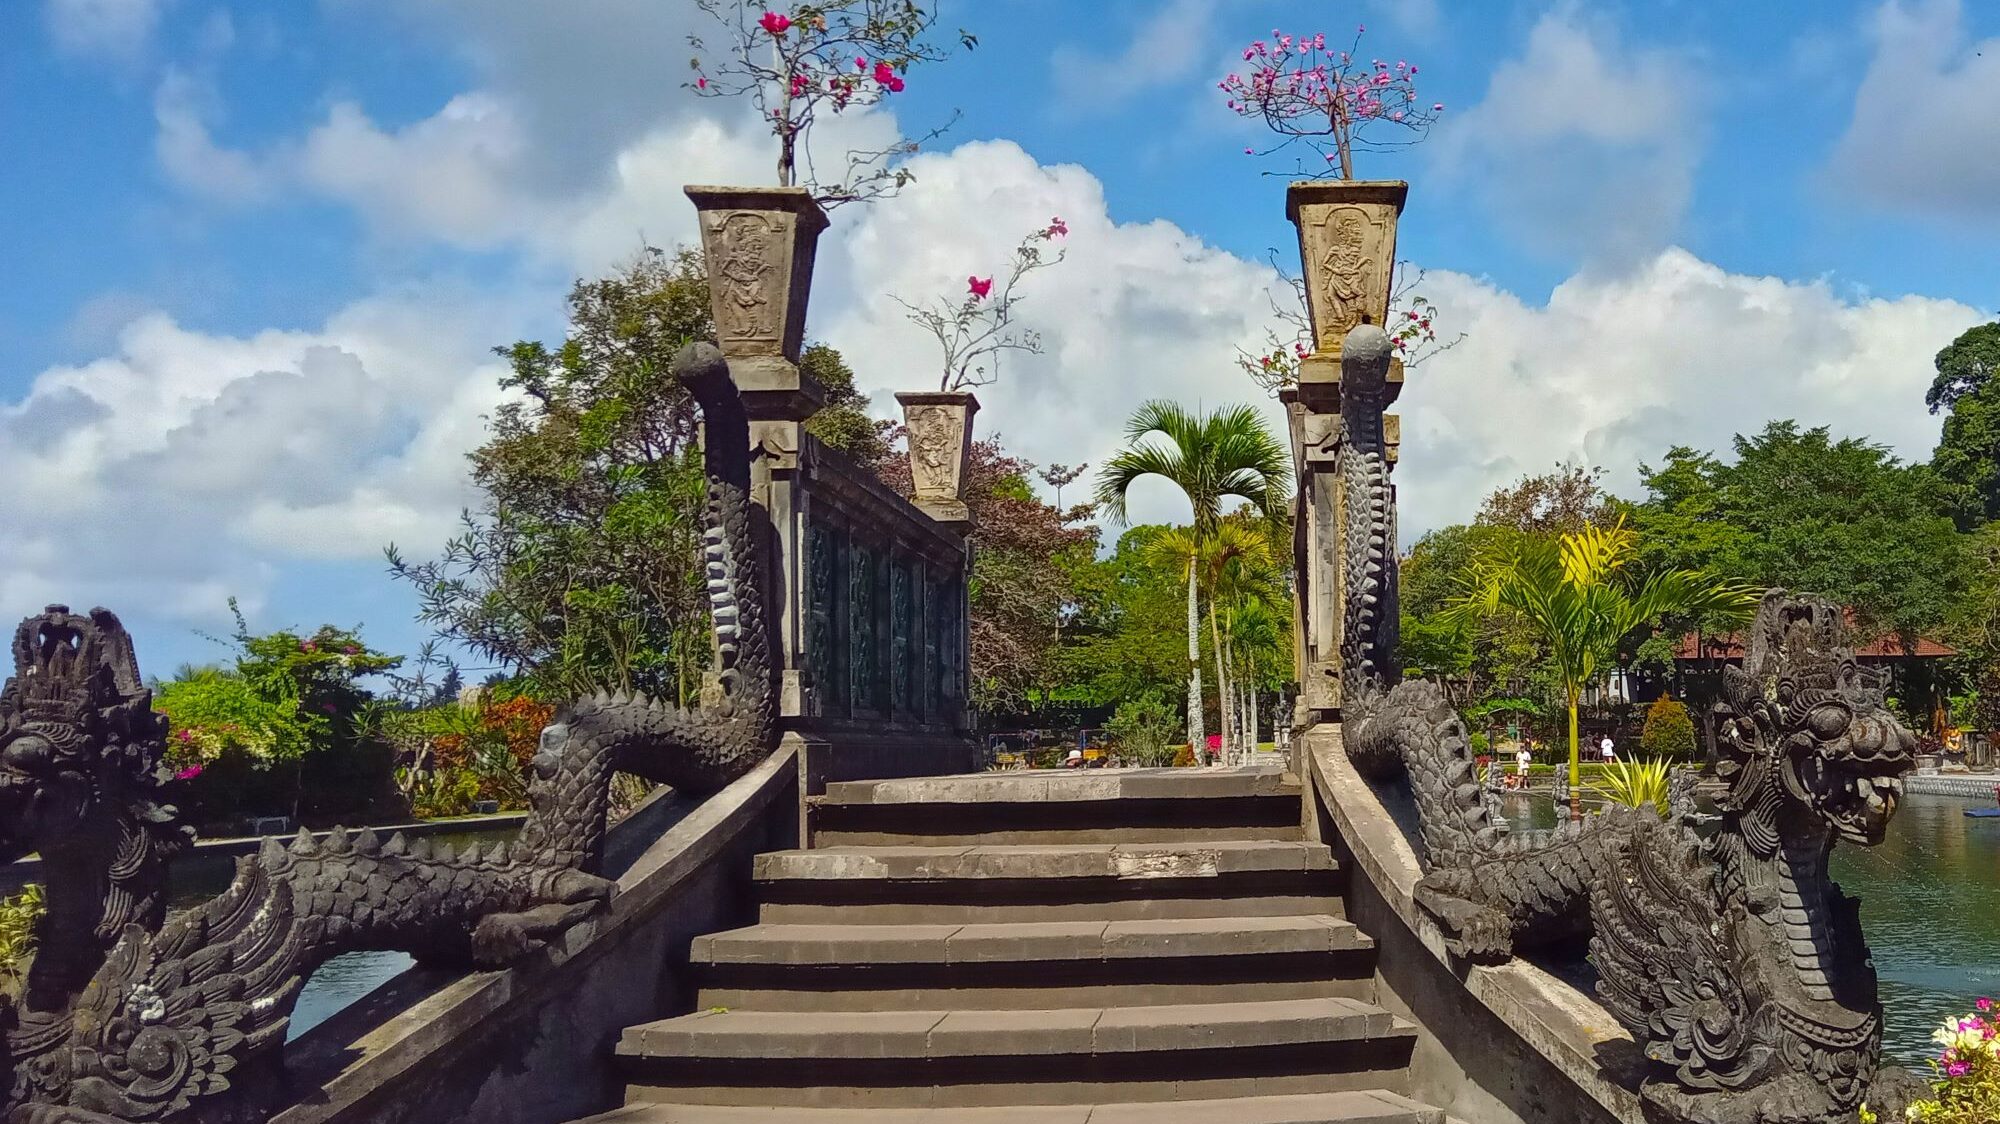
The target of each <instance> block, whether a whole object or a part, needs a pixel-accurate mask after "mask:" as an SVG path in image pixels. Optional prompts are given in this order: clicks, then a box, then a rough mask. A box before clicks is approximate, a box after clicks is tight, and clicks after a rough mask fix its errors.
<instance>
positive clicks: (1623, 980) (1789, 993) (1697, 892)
mask: <svg viewBox="0 0 2000 1124" xmlns="http://www.w3.org/2000/svg"><path fill="white" fill-rule="evenodd" d="M1389 354H1390V345H1389V341H1388V338H1387V336H1386V335H1384V333H1383V332H1382V331H1381V330H1380V329H1379V328H1376V327H1374V326H1371V325H1365V324H1364V325H1361V326H1360V327H1357V328H1355V329H1354V330H1353V331H1352V332H1350V333H1349V334H1348V336H1347V338H1346V340H1345V341H1344V345H1343V351H1342V368H1343V369H1342V380H1341V382H1342V385H1341V407H1342V413H1341V425H1342V444H1341V449H1340V457H1339V465H1340V472H1341V474H1342V486H1343V491H1344V495H1345V507H1346V513H1347V521H1346V526H1345V529H1344V538H1343V540H1342V544H1343V552H1344V557H1345V570H1344V577H1345V579H1346V588H1345V595H1344V597H1345V606H1344V608H1345V616H1344V622H1345V629H1344V632H1343V637H1342V662H1343V670H1342V690H1343V704H1344V705H1343V710H1342V722H1341V733H1342V740H1343V744H1344V745H1345V747H1346V751H1347V753H1348V755H1349V757H1350V759H1351V760H1352V761H1353V762H1354V763H1355V766H1356V768H1357V769H1359V770H1360V771H1361V772H1363V773H1364V774H1365V775H1368V776H1371V777H1374V778H1377V779H1386V778H1390V777H1393V776H1396V775H1399V774H1400V775H1406V776H1407V777H1408V780H1409V783H1410V789H1411V793H1412V795H1413V797H1414V801H1415V805H1416V810H1417V818H1418V836H1419V839H1418V842H1419V843H1420V845H1421V852H1422V856H1423V861H1424V866H1425V873H1424V876H1423V877H1422V879H1421V880H1420V881H1419V882H1418V884H1417V886H1416V889H1415V894H1414V896H1415V899H1416V902H1417V904H1418V906H1419V907H1420V908H1421V909H1422V910H1423V911H1424V912H1425V913H1426V915H1428V916H1429V917H1430V918H1431V919H1432V920H1434V921H1435V922H1436V923H1437V925H1438V928H1439V930H1440V931H1441V933H1442V934H1443V936H1444V940H1445V944H1446V947H1447V948H1448V949H1449V950H1450V951H1451V952H1452V953H1454V954H1455V955H1457V956H1460V957H1463V958H1465V959H1468V960H1471V961H1474V962H1486V963H1491V962H1497V961H1502V960H1505V959H1507V958H1509V957H1511V956H1513V955H1515V954H1516V953H1517V952H1520V951H1524V950H1527V949H1532V948H1538V947H1539V948H1550V947H1552V946H1553V947H1556V948H1561V947H1565V946H1567V947H1571V948H1576V947H1581V944H1582V942H1583V941H1584V940H1585V939H1587V940H1588V942H1589V944H1588V948H1589V956H1590V960H1591V961H1592V963H1593V964H1594V965H1595V967H1596V969H1597V977H1598V983H1597V994H1598V998H1599V1000H1600V1002H1602V1003H1603V1004H1604V1006H1605V1007H1606V1009H1607V1010H1609V1011H1610V1013H1611V1014H1612V1015H1613V1016H1615V1017H1616V1018H1617V1020H1618V1021H1619V1023H1620V1024H1622V1025H1623V1026H1624V1027H1625V1028H1626V1029H1627V1030H1628V1031H1629V1032H1630V1033H1631V1035H1632V1037H1633V1039H1634V1041H1635V1042H1636V1043H1637V1045H1638V1046H1639V1047H1640V1049H1641V1050H1642V1051H1643V1052H1644V1056H1645V1058H1646V1063H1645V1074H1644V1077H1643V1083H1642V1086H1641V1088H1640V1096H1641V1101H1642V1104H1643V1105H1644V1106H1645V1111H1646V1113H1647V1115H1648V1116H1649V1118H1651V1119H1655V1120H1659V1121H1680V1122H1688V1124H1837V1122H1840V1124H1851V1122H1852V1121H1854V1120H1855V1119H1856V1118H1857V1110H1858V1109H1859V1107H1860V1106H1861V1105H1862V1104H1863V1103H1864V1100H1866V1101H1867V1102H1868V1103H1870V1105H1871V1107H1873V1108H1875V1109H1877V1110H1878V1111H1880V1110H1882V1109H1883V1108H1885V1107H1891V1108H1893V1106H1895V1105H1897V1104H1899V1103H1900V1102H1901V1101H1902V1100H1903V1099H1904V1098H1907V1097H1909V1096H1911V1095H1912V1094H1913V1093H1915V1092H1917V1091H1919V1087H1918V1086H1917V1085H1916V1084H1915V1082H1914V1079H1913V1078H1911V1077H1910V1076H1909V1075H1907V1074H1905V1073H1904V1072H1903V1071H1901V1070H1898V1069H1894V1068H1893V1067H1884V1066H1881V1065H1880V1064H1879V1060H1880V1053H1881V1036H1882V1026H1881V1005H1880V1002H1879V1000H1878V999H1877V996H1876V986H1875V973H1874V968H1873V966H1872V964H1871V963H1870V961H1869V958H1868V948H1867V944H1866V941H1865V940H1864V938H1863V936H1862V932H1861V928H1860V924H1859V919H1858V908H1857V903H1856V902H1855V901H1853V900H1852V899H1850V898H1847V897H1846V896H1845V895H1843V894H1842V893H1841V891H1840V888H1839V887H1838V886H1837V885H1835V884H1834V882H1833V881H1832V879H1831V878H1830V877H1829V876H1828V874H1827V856H1828V855H1829V853H1830V852H1831V850H1832V848H1833V846H1834V844H1835V843H1836V842H1837V841H1843V840H1844V841H1846V842H1849V843H1852V844H1857V845H1861V846H1871V845H1873V844H1875V843H1878V842H1880V841H1881V839H1882V836H1883V832H1884V830H1885V829H1886V827H1887V825H1888V822H1889V819H1890V817H1891V816H1892V815H1893V814H1894V813H1895V810H1896V804H1897V802H1898V800H1899V799H1900V797H1901V795H1902V780H1901V778H1902V776H1903V774H1905V773H1906V772H1908V771H1909V769H1910V768H1911V767H1912V766H1913V764H1914V763H1915V759H1914V752H1915V747H1916V739H1915V737H1914V736H1913V735H1912V734H1911V732H1910V731H1909V730H1908V729H1906V728H1905V727H1904V726H1903V725H1902V724H1901V723H1899V722H1898V721H1897V720H1896V718H1895V717H1894V716H1893V715H1891V714H1890V712H1889V711H1888V710H1887V709H1886V708H1885V706H1884V703H1883V693H1882V690H1881V688H1880V686H1879V685H1877V684H1876V683H1874V682H1873V681H1872V680H1871V679H1870V678H1869V677H1867V676H1864V675H1863V674H1862V672H1861V670H1860V668H1859V667H1858V666H1857V665H1856V663H1855V660H1854V654H1853V651H1852V649H1851V647H1850V646H1849V645H1848V642H1847V640H1846V638H1845V636H1844V631H1843V624H1844V622H1843V617H1842V614H1841V611H1840V610H1839V609H1838V608H1837V607H1835V606H1833V605H1831V604H1829V603H1827V602H1825V601H1823V600H1820V599H1817V598H1810V597H1794V596H1792V595H1790V594H1788V593H1786V592H1785V591H1783V590H1771V591H1769V592H1768V593H1766V594H1765V596H1764V598H1763V601H1762V603H1761V605H1760V607H1759V609H1758V613H1757V617H1756V621H1755V624H1754V625H1753V626H1752V628H1751V631H1750V639H1749V646H1748V651H1747V653H1746V658H1745V660H1744V666H1743V667H1742V668H1730V669H1729V670H1728V671H1727V672H1726V673H1725V687H1724V690H1723V700H1722V703H1721V706H1720V708H1719V709H1720V711H1721V713H1720V715H1719V719H1720V736H1719V739H1718V741H1719V745H1718V747H1717V750H1716V754H1715V759H1714V760H1713V761H1711V763H1710V764H1709V766H1708V768H1707V771H1706V772H1705V773H1704V774H1703V775H1702V776H1701V777H1700V778H1699V779H1698V780H1696V781H1694V782H1692V783H1689V782H1686V781H1683V782H1682V783H1681V784H1680V785H1678V786H1677V791H1678V795H1677V798H1676V799H1675V800H1674V801H1672V805H1673V807H1672V808H1671V810H1669V809H1660V810H1657V812H1668V811H1671V814H1668V815H1666V816H1665V817H1664V818H1663V817H1662V815H1661V814H1657V813H1656V811H1654V810H1644V809H1629V808H1628V809H1612V810H1609V811H1607V812H1605V813H1603V814H1600V815H1595V816H1592V817H1589V818H1588V819H1587V820H1586V821H1584V822H1583V823H1581V824H1577V825H1570V826H1566V827H1564V828H1562V829H1560V830H1558V831H1557V832H1556V833H1554V834H1553V835H1552V836H1541V837H1536V836H1525V835H1510V834H1508V833H1506V832H1505V830H1504V827H1503V825H1502V824H1500V823H1499V822H1498V821H1497V820H1496V819H1495V818H1494V816H1493V814H1492V813H1491V811H1490V810H1489V806H1488V803H1487V802H1486V800H1485V799H1484V798H1483V792H1482V786H1481V785H1480V784H1479V779H1478V777H1477V775H1476V773H1475V766H1474V762H1473V755H1472V751H1471V741H1470V738H1469V737H1468V735H1467V732H1466V729H1465V725H1464V723H1463V721H1462V720H1461V719H1460V718H1459V716H1458V714H1457V712H1456V711H1455V710H1454V709H1453V708H1452V707H1451V706H1450V705H1449V704H1447V702H1446V701H1445V698H1444V696H1443V694H1442V693H1441V692H1440V691H1439V690H1438V688H1437V686H1436V685H1435V684H1432V683H1429V682H1425V681H1421V680H1412V681H1408V682H1399V678H1400V676H1399V675H1398V672H1397V668H1396V662H1395V635H1396V601H1395V590H1396V583H1397V576H1396V572H1395V558H1396V554H1395V550H1396V547H1395V503H1394V496H1393V493H1392V492H1391V491H1390V489H1389V483H1388V462H1387V458H1386V455H1385V452H1386V451H1385V449H1384V445H1383V440H1382V436H1383V435H1382V421H1381V408H1382V403H1383V401H1384V398H1383V394H1382V390H1383V387H1384V385H1385V382H1386V378H1387V375H1388V369H1389ZM1697 804H1700V805H1705V807H1702V808H1699V809H1698V808H1697V807H1696V805H1697ZM1883 1118H1884V1119H1888V1118H1890V1117H1889V1116H1888V1115H1886V1114H1885V1115H1884V1116H1883Z"/></svg>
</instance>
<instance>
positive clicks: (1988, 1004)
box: [1973, 999, 1993, 1011]
mask: <svg viewBox="0 0 2000 1124" xmlns="http://www.w3.org/2000/svg"><path fill="white" fill-rule="evenodd" d="M1973 1006H1974V1007H1977V1008H1979V1009H1980V1010H1982V1011H1991V1010H1992V1009H1993V1001H1992V1000H1991V999H1981V1000H1979V1001H1978V1002H1977V1003H1974V1004H1973Z"/></svg>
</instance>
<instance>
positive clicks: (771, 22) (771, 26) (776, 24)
mask: <svg viewBox="0 0 2000 1124" xmlns="http://www.w3.org/2000/svg"><path fill="white" fill-rule="evenodd" d="M757 26H758V27H761V28H763V29H764V30H765V31H768V32H770V33H771V34H773V35H783V34H784V33H785V32H787V31H790V30H791V29H792V17H790V16H787V15H782V14H780V13H778V12H765V13H764V18H763V19H760V20H758V21H757Z"/></svg>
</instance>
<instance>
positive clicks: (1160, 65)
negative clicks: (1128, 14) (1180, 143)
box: [1049, 0, 1216, 113]
mask: <svg viewBox="0 0 2000 1124" xmlns="http://www.w3.org/2000/svg"><path fill="white" fill-rule="evenodd" d="M1215 11H1216V0H1169V3H1167V5H1166V6H1165V7H1164V8H1162V9H1160V10H1158V11H1149V12H1148V13H1147V14H1146V16H1145V18H1144V19H1142V20H1138V21H1134V22H1135V25H1136V27H1137V30H1136V32H1135V33H1134V34H1133V35H1132V36H1131V37H1130V38H1129V39H1126V40H1123V41H1122V42H1121V43H1119V44H1117V46H1119V47H1120V48H1121V49H1119V50H1114V51H1104V50H1097V49H1092V48H1086V47H1080V46H1077V45H1075V44H1064V45H1062V46H1060V47H1057V48H1056V49H1055V52H1054V53H1053V54H1052V55H1051V56H1050V58H1049V66H1050V69H1051V70H1052V71H1053V72H1054V76H1055V85H1056V94H1057V98H1058V100H1059V101H1060V102H1061V103H1062V105H1063V107H1064V108H1065V109H1066V110H1069V111H1071V112H1073V113H1074V112H1085V113H1088V112H1100V111H1104V110H1108V109H1111V108H1114V107H1116V106H1119V105H1123V104H1124V103H1126V102H1128V101H1130V100H1132V99H1133V98H1135V97H1137V96H1139V95H1140V94H1143V93H1146V92H1147V91H1150V90H1155V89H1158V88H1160V87H1162V86H1171V85H1174V84H1175V83H1177V82H1180V81H1181V80H1182V79H1184V78H1186V77H1188V76H1189V75H1190V74H1192V73H1194V71H1195V69H1196V68H1197V67H1199V66H1200V65H1201V64H1203V63H1205V62H1207V61H1209V58H1210V56H1211V55H1212V54H1213V47H1212V43H1211V38H1212V36H1211V27H1212V25H1213V24H1214V22H1215Z"/></svg>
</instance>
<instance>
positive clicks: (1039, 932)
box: [690, 914, 1375, 1011]
mask: <svg viewBox="0 0 2000 1124" xmlns="http://www.w3.org/2000/svg"><path fill="white" fill-rule="evenodd" d="M1374 948H1375V942H1374V941H1373V940H1371V939H1370V938H1369V937H1368V936H1366V935H1365V934H1363V933H1362V932H1361V931H1360V930H1359V929H1356V928H1355V927H1354V926H1353V925H1352V924H1350V923H1349V922H1347V921H1344V920H1341V919H1339V918H1337V917H1331V916H1327V915H1324V914H1321V915H1305V916H1296V917H1194V918H1172V919H1166V920H1144V921H1039V922H1012V923H1001V924H983V925H981V924H972V925H956V924H947V925H754V926H751V927H749V928H746V929H737V930H734V931H731V932H726V933H715V934H711V935H708V936H702V937H696V938H695V940H694V946H693V950H692V952H691V955H690V959H691V961H692V962H693V965H694V970H695V976H696V979H697V980H698V981H699V982H700V987H701V991H700V995H699V997H698V999H697V1002H696V1006H697V1007H698V1008H701V1009H704V1010H705V1009H708V1008H712V1007H729V1008H734V1009H754V1010H795V1011H796V1010H805V1011H830V1010H864V1011H868V1010H922V1009H951V1010H962V1009H969V1008H970V1009H994V1008H1037V1007H1044V1008H1045V1007H1101V1006H1151V1005H1157V1004H1186V1003H1205V1002H1216V1001H1225V1000H1251V999H1304V998H1313V997H1320V996H1332V995H1344V996H1349V997H1352V998H1357V999H1368V998H1373V996H1374V964H1375V958H1374Z"/></svg>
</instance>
